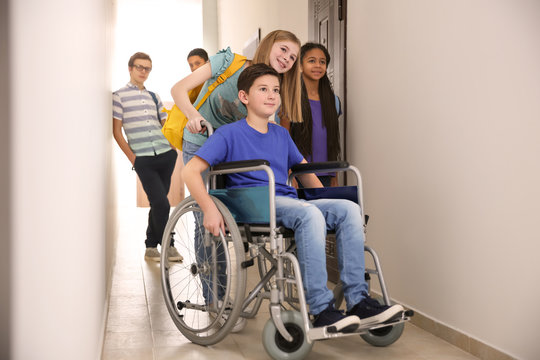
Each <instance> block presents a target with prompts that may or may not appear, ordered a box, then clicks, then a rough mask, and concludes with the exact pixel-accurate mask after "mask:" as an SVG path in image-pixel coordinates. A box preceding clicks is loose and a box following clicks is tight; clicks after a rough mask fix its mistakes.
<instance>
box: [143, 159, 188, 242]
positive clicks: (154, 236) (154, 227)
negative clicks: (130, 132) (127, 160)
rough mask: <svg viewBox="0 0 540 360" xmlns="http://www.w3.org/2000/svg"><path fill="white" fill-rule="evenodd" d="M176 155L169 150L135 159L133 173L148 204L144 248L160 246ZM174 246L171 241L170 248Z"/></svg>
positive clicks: (166, 218)
mask: <svg viewBox="0 0 540 360" xmlns="http://www.w3.org/2000/svg"><path fill="white" fill-rule="evenodd" d="M177 157H178V154H177V153H176V150H174V149H173V150H170V151H167V152H165V153H163V154H159V155H155V156H137V158H135V171H136V172H137V175H138V176H139V179H140V180H141V184H142V186H143V189H144V192H145V193H146V196H148V202H150V212H149V213H148V228H147V229H146V241H145V243H146V247H147V248H149V247H157V246H158V244H161V238H162V237H163V230H165V225H166V224H167V220H169V211H170V209H171V206H170V204H169V199H167V194H168V193H169V188H170V187H171V175H172V173H173V170H174V165H175V164H176V158H177ZM172 245H174V244H173V242H172V241H171V246H172Z"/></svg>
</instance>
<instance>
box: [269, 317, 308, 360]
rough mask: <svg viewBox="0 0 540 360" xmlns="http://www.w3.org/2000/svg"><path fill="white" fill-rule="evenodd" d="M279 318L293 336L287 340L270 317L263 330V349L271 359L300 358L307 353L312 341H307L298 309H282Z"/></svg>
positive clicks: (290, 359)
mask: <svg viewBox="0 0 540 360" xmlns="http://www.w3.org/2000/svg"><path fill="white" fill-rule="evenodd" d="M281 318H282V319H283V324H284V325H285V328H286V329H287V331H288V332H289V333H290V334H291V335H292V336H293V341H291V342H288V341H287V340H285V339H284V338H283V336H281V334H280V333H279V331H277V329H276V326H275V325H274V322H273V321H272V319H270V320H268V321H267V322H266V325H265V326H264V330H263V345H264V349H265V350H266V352H267V353H268V355H270V356H271V357H272V358H273V359H276V360H277V359H289V360H300V359H303V358H305V357H306V356H307V354H309V352H310V351H311V348H312V347H313V343H311V344H310V343H308V342H307V334H306V333H305V332H304V323H303V321H302V315H301V314H300V313H299V312H298V311H282V312H281Z"/></svg>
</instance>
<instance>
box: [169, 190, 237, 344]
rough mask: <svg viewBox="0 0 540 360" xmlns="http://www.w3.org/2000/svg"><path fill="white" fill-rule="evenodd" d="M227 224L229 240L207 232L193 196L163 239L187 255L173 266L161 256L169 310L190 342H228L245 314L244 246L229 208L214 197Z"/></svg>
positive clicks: (176, 213) (174, 215) (171, 220)
mask: <svg viewBox="0 0 540 360" xmlns="http://www.w3.org/2000/svg"><path fill="white" fill-rule="evenodd" d="M212 199H213V201H214V203H215V204H216V206H217V208H218V210H219V211H220V213H221V215H222V216H223V220H224V222H225V228H226V234H224V235H225V236H217V237H214V236H212V235H211V234H206V232H205V230H204V227H203V212H202V210H201V209H200V208H199V206H198V205H197V203H196V201H195V200H194V199H193V198H192V197H188V198H186V199H184V200H183V201H182V202H181V203H180V204H178V206H177V207H176V209H175V210H174V211H173V213H172V215H171V217H170V218H169V221H168V222H167V225H166V227H165V232H164V235H163V239H162V248H164V249H167V248H168V246H169V244H170V241H171V237H174V240H175V246H176V248H177V249H178V251H179V252H180V253H181V254H182V256H183V257H184V260H183V262H180V263H178V262H172V261H171V262H169V261H168V259H167V254H166V251H162V256H161V285H162V290H163V296H164V298H165V304H166V306H167V310H168V311H169V314H170V315H171V318H172V320H173V322H174V323H175V325H176V327H178V329H179V330H180V332H181V333H182V334H183V335H184V336H185V337H186V338H188V339H189V340H190V341H192V342H194V343H196V344H200V345H212V344H215V343H217V342H219V341H220V340H222V339H223V338H224V337H225V336H226V335H227V334H228V333H229V331H230V330H231V329H232V327H233V326H234V325H235V323H236V320H237V319H238V317H239V315H240V313H241V311H242V302H243V300H244V295H245V289H246V269H244V268H242V266H241V264H242V262H243V261H244V260H245V255H244V246H243V243H242V239H241V237H240V232H239V231H238V227H237V225H236V223H235V221H234V219H233V217H232V215H231V213H230V212H229V210H228V209H227V208H226V207H225V205H223V203H222V202H220V201H219V200H218V199H216V198H212Z"/></svg>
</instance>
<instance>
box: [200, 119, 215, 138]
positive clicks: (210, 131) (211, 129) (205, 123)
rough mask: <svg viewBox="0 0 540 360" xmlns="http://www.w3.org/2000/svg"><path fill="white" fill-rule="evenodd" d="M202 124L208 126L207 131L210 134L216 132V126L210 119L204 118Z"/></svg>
mask: <svg viewBox="0 0 540 360" xmlns="http://www.w3.org/2000/svg"><path fill="white" fill-rule="evenodd" d="M201 126H202V127H205V128H206V131H207V132H208V136H211V135H212V134H213V133H214V127H213V126H212V124H210V123H209V122H208V121H206V120H204V119H202V120H201Z"/></svg>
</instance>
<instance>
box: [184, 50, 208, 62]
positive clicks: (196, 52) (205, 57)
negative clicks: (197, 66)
mask: <svg viewBox="0 0 540 360" xmlns="http://www.w3.org/2000/svg"><path fill="white" fill-rule="evenodd" d="M192 56H198V57H200V58H201V59H203V60H204V61H208V53H207V52H206V50H204V49H201V48H195V49H193V50H191V51H190V52H189V54H188V55H187V59H189V58H190V57H192Z"/></svg>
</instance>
